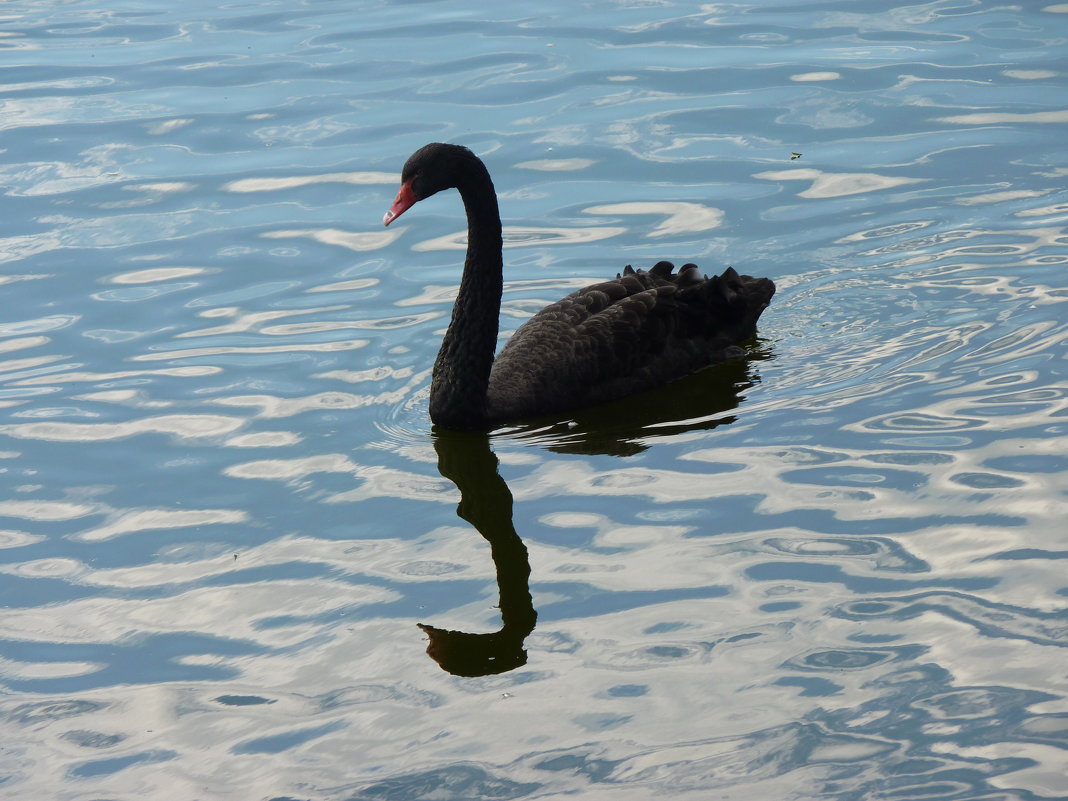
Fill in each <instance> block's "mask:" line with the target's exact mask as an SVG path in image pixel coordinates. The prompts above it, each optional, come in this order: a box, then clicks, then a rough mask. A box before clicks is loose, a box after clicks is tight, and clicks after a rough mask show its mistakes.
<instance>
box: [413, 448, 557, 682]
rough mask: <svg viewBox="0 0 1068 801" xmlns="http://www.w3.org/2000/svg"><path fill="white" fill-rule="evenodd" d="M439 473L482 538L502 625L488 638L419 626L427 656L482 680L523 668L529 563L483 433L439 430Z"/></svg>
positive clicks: (529, 618)
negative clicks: (494, 571)
mask: <svg viewBox="0 0 1068 801" xmlns="http://www.w3.org/2000/svg"><path fill="white" fill-rule="evenodd" d="M434 449H435V450H436V451H437V453H438V470H439V471H440V472H441V474H442V475H443V476H445V477H446V478H448V479H450V480H451V481H452V482H453V483H454V484H456V486H457V488H458V489H459V490H460V505H459V506H458V507H457V510H456V513H457V514H458V515H459V516H460V517H462V518H463V519H464V520H466V521H467V522H469V523H470V524H471V525H472V526H474V527H475V529H476V530H477V531H478V532H479V534H481V535H482V536H483V537H485V538H486V540H487V542H489V544H490V553H491V555H492V557H493V564H494V567H496V569H497V586H498V588H499V591H500V609H501V619H502V622H503V624H504V625H503V626H502V628H501V630H500V631H497V632H494V633H492V634H468V633H465V632H459V631H446V630H444V629H437V628H432V627H429V626H421V628H422V629H423V630H424V631H425V632H426V633H427V634H428V635H430V647H429V648H428V649H427V651H428V653H430V655H431V656H432V657H433V658H434V659H435V660H437V661H438V662H439V663H440V664H441V666H442V667H443V668H445V669H446V670H448V671H449V672H450V673H455V674H457V675H463V676H482V675H488V674H490V673H502V672H504V671H506V670H511V669H513V668H516V667H519V666H520V665H523V664H525V663H526V652H525V651H523V640H524V639H525V638H526V636H527V635H528V634H530V632H531V631H533V630H534V624H535V622H536V621H537V617H538V614H537V612H536V611H535V610H534V605H533V601H532V599H531V597H530V586H529V581H530V560H529V558H528V556H527V549H526V546H525V545H523V540H521V539H520V538H519V535H518V534H517V533H516V530H515V526H514V524H513V523H512V493H511V492H510V491H509V490H508V485H507V484H506V483H505V482H504V479H503V478H501V476H500V474H499V473H498V472H497V457H496V456H494V454H493V451H491V450H490V447H489V438H488V437H487V436H486V435H485V434H482V433H473V432H472V433H465V432H453V431H438V432H437V435H436V437H435V439H434Z"/></svg>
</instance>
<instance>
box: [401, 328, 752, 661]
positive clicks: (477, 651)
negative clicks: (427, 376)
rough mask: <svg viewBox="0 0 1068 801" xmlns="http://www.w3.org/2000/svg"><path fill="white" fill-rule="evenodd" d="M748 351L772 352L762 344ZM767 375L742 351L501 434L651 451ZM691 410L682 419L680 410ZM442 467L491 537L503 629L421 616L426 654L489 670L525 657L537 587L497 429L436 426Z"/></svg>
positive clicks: (727, 406) (698, 426) (549, 443)
mask: <svg viewBox="0 0 1068 801" xmlns="http://www.w3.org/2000/svg"><path fill="white" fill-rule="evenodd" d="M749 357H750V359H753V360H760V359H766V358H770V354H769V352H767V351H761V350H759V349H754V351H753V352H752V353H750V354H749ZM758 380H759V378H758V377H757V376H756V375H755V373H754V371H753V369H752V365H751V363H750V361H749V360H747V359H734V360H732V361H729V362H725V363H723V364H719V365H716V366H714V367H711V368H708V369H706V370H703V371H701V372H700V373H698V374H696V375H693V376H690V377H689V378H687V379H683V380H682V381H677V382H675V383H674V384H671V385H670V386H667V387H662V388H660V389H657V390H654V391H651V392H646V393H642V394H640V395H635V396H630V397H627V398H624V399H622V400H620V401H616V402H614V403H610V404H605V405H603V406H599V407H596V408H594V409H590V410H584V411H583V412H581V413H578V414H576V415H575V416H574V417H573V418H572V419H571V420H570V421H568V422H554V423H549V424H546V423H543V424H541V425H538V424H536V423H533V424H530V425H528V426H524V427H517V428H510V429H506V430H505V431H503V432H500V433H498V434H497V436H498V437H502V438H503V437H510V438H517V439H526V438H533V439H537V440H539V441H540V444H542V446H543V447H546V448H548V449H549V450H552V451H557V452H560V453H582V454H591V453H601V454H608V455H616V456H629V455H632V454H635V453H639V452H641V451H643V450H645V448H646V447H648V446H647V444H645V442H646V441H647V440H649V439H651V438H654V437H663V436H672V435H678V434H683V433H689V432H700V431H704V430H710V429H712V428H715V427H717V426H720V425H724V424H727V423H731V422H733V421H734V420H735V417H734V415H729V414H726V412H729V411H730V410H731V409H734V408H736V407H737V406H738V404H739V402H740V401H741V399H742V398H743V397H744V396H743V395H742V394H741V393H742V392H743V391H744V390H745V389H746V388H748V387H751V386H753V384H755V383H756V382H757V381H758ZM679 410H685V413H686V414H687V415H690V416H691V417H690V419H688V420H684V421H683V420H679V419H678V418H679V416H680V411H679ZM434 450H435V452H436V453H437V457H438V470H439V472H440V473H441V475H442V476H444V477H445V478H447V479H449V480H450V481H452V482H453V483H454V484H455V485H456V487H457V489H459V491H460V503H459V505H458V506H457V509H456V514H457V515H458V516H459V517H461V518H463V519H464V520H466V521H467V522H468V523H470V524H471V525H472V526H474V528H475V530H476V531H478V533H479V534H481V535H482V536H483V537H485V539H486V541H487V542H488V543H489V545H490V553H491V557H492V559H493V565H494V568H495V570H496V574H497V586H498V590H499V593H500V595H499V597H500V602H499V608H500V610H501V622H502V625H501V628H500V629H499V630H498V631H495V632H491V633H486V634H474V633H469V632H464V631H455V630H450V629H445V628H439V627H437V626H431V625H427V624H423V623H420V624H418V625H419V628H420V629H422V630H423V631H424V632H425V633H426V634H427V636H428V637H429V638H430V642H429V644H428V645H427V654H428V655H429V656H430V657H431V658H432V659H433V660H434V661H435V662H437V663H438V664H439V665H441V667H442V668H443V669H444V670H446V671H448V672H449V673H452V674H453V675H456V676H466V677H475V676H489V675H493V674H498V673H505V672H507V671H509V670H514V669H515V668H518V667H522V666H523V665H525V664H526V662H527V652H526V649H525V648H524V641H525V640H526V638H527V636H528V635H529V634H530V633H531V632H532V631H533V630H534V625H535V623H536V622H537V618H538V614H537V612H536V611H535V609H534V604H533V600H532V598H531V594H530V560H529V558H528V555H527V549H526V546H525V545H524V544H523V540H522V538H521V537H520V536H519V534H518V533H517V532H516V530H515V524H514V522H513V518H512V493H511V491H510V490H509V488H508V485H507V483H505V481H504V479H503V478H502V477H501V475H500V473H498V470H497V468H498V461H497V457H496V455H495V454H494V453H493V450H492V449H491V447H490V438H489V435H487V434H485V433H483V432H478V431H449V430H446V429H443V428H440V427H435V429H434Z"/></svg>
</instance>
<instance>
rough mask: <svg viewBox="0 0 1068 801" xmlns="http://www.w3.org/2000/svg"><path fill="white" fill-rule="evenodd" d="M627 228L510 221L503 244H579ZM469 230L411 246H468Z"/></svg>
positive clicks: (437, 247) (624, 230)
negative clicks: (550, 225) (565, 226)
mask: <svg viewBox="0 0 1068 801" xmlns="http://www.w3.org/2000/svg"><path fill="white" fill-rule="evenodd" d="M626 232H627V229H626V228H619V227H609V226H602V227H595V226H590V227H586V228H544V227H536V226H523V225H508V226H505V227H504V231H503V234H504V246H505V247H506V248H524V247H536V246H546V245H579V244H584V243H586V242H598V241H600V240H602V239H610V238H611V237H613V236H619V235H620V234H625V233H626ZM466 249H467V231H466V230H463V231H457V232H456V233H455V234H448V235H446V236H439V237H436V238H435V239H428V240H426V241H425V242H420V243H419V244H417V245H413V246H412V250H415V251H427V250H466Z"/></svg>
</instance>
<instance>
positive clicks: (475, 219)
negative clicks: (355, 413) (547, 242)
mask: <svg viewBox="0 0 1068 801" xmlns="http://www.w3.org/2000/svg"><path fill="white" fill-rule="evenodd" d="M457 189H458V190H459V191H460V197H461V198H463V201H464V208H465V210H466V211H467V258H466V259H465V261H464V273H463V277H462V278H461V280H460V291H459V293H458V294H457V296H456V303H455V305H454V306H453V309H452V322H451V323H449V329H448V331H446V332H445V338H444V340H442V343H441V350H440V351H438V358H437V361H435V362H434V375H433V378H432V380H431V383H430V419H431V420H433V421H434V423H436V424H437V425H440V426H444V427H446V428H480V427H482V426H484V425H485V423H486V389H487V387H488V386H489V375H490V367H492V365H493V352H494V349H495V347H496V344H497V329H498V325H499V319H498V318H499V316H500V311H501V291H502V288H503V279H502V277H501V272H502V269H503V257H502V255H501V248H502V247H503V240H502V237H501V214H500V211H499V210H498V208H497V193H496V191H495V190H494V188H493V181H492V180H490V176H489V172H488V171H487V170H486V167H485V165H484V164H483V163H482V162H481V161H479V160H478V159H477V158H476V159H473V161H472V163H471V164H470V165H469V166H468V167H467V168H466V170H465V173H464V177H463V179H462V181H461V183H460V185H458V186H457Z"/></svg>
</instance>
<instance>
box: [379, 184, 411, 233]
mask: <svg viewBox="0 0 1068 801" xmlns="http://www.w3.org/2000/svg"><path fill="white" fill-rule="evenodd" d="M418 199H419V198H417V197H416V196H415V192H413V191H412V182H411V181H409V182H408V183H406V184H403V185H402V186H401V188H400V191H399V192H398V193H397V197H396V199H395V200H394V201H393V205H392V206H390V207H389V211H387V212H386V216H385V217H383V218H382V225H389V224H390V223H391V222H393V221H394V220H395V219H397V218H398V217H400V216H401V215H402V214H404V212H406V211H407V210H408V209H410V208H411V207H412V206H413V205H415V201H417V200H418Z"/></svg>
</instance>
